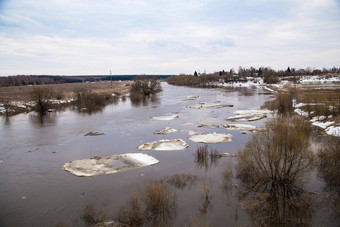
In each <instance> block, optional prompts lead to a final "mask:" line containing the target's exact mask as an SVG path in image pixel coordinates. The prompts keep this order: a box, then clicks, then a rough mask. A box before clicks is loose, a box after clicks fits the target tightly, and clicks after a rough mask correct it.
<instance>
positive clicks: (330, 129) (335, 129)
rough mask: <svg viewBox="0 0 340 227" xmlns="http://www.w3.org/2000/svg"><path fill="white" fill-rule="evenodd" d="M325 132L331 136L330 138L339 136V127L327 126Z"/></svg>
mask: <svg viewBox="0 0 340 227" xmlns="http://www.w3.org/2000/svg"><path fill="white" fill-rule="evenodd" d="M325 132H326V133H327V134H328V135H332V136H340V125H337V126H336V125H334V126H329V127H328V128H327V129H326V130H325Z"/></svg>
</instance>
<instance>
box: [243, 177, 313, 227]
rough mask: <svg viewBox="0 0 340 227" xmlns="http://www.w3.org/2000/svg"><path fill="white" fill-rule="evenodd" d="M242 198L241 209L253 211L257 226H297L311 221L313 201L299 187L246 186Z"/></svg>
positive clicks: (268, 184) (262, 184) (273, 184)
mask: <svg viewBox="0 0 340 227" xmlns="http://www.w3.org/2000/svg"><path fill="white" fill-rule="evenodd" d="M238 196H239V200H240V206H241V207H242V208H243V209H246V210H248V211H249V213H250V214H251V216H252V223H253V224H254V225H256V226H296V225H308V224H309V223H310V222H311V217H312V208H311V202H310V200H311V199H310V198H309V196H308V194H307V193H305V192H304V191H303V190H301V189H300V188H298V187H296V186H295V185H281V184H276V183H273V182H267V183H262V182H261V183H258V184H255V185H253V184H247V183H246V184H244V185H242V187H241V188H240V190H239V191H238Z"/></svg>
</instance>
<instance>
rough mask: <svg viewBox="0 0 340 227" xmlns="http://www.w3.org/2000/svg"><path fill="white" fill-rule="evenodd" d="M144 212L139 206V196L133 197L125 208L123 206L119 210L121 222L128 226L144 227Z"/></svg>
mask: <svg viewBox="0 0 340 227" xmlns="http://www.w3.org/2000/svg"><path fill="white" fill-rule="evenodd" d="M143 221H144V220H143V212H142V209H141V207H140V204H139V200H138V197H137V196H131V197H130V200H129V201H128V203H127V204H126V205H125V206H121V207H120V210H119V222H120V223H125V224H127V225H128V226H133V227H135V226H142V225H143Z"/></svg>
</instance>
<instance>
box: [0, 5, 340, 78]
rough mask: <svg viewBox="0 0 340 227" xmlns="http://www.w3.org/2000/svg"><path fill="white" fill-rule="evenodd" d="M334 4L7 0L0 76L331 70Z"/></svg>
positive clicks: (0, 25) (339, 11) (339, 31)
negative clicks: (289, 68)
mask: <svg viewBox="0 0 340 227" xmlns="http://www.w3.org/2000/svg"><path fill="white" fill-rule="evenodd" d="M339 22H340V6H339V3H338V2H337V1H336V0H322V1H321V0H299V1H294V0H277V1H273V0H256V1H255V0H245V1H236V0H196V1H194V0H189V1H179V0H172V1H170V0H164V1H156V0H148V1H147V0H117V1H105V0H98V1H95V3H94V2H93V1H91V0H74V1H66V0H44V1H43V0H25V1H23V0H11V1H9V0H5V1H2V3H1V6H0V62H1V64H0V73H1V74H2V75H8V74H10V75H13V74H17V73H24V74H40V73H46V74H69V75H72V74H82V73H83V74H103V73H107V72H108V69H110V68H111V69H112V70H113V73H116V74H127V73H137V74H139V73H141V74H142V73H153V74H154V73H170V74H171V73H192V72H193V71H195V70H199V69H201V70H203V69H204V68H206V69H207V71H208V72H210V71H214V70H216V71H219V70H221V69H226V70H227V69H229V68H231V67H233V68H238V66H244V67H250V66H254V67H259V66H271V67H272V68H276V69H283V68H287V66H288V65H289V66H295V67H307V66H311V67H318V68H322V67H324V66H325V67H332V66H333V65H337V64H338V62H337V59H339V58H340V53H339V52H340V41H339V39H338V37H340V23H339Z"/></svg>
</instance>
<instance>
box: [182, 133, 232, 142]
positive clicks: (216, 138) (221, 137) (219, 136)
mask: <svg viewBox="0 0 340 227" xmlns="http://www.w3.org/2000/svg"><path fill="white" fill-rule="evenodd" d="M231 137H232V135H231V134H225V133H209V134H199V135H193V136H190V137H188V139H189V140H191V141H193V142H196V143H224V142H231Z"/></svg>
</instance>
